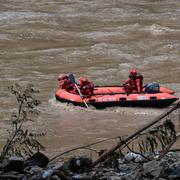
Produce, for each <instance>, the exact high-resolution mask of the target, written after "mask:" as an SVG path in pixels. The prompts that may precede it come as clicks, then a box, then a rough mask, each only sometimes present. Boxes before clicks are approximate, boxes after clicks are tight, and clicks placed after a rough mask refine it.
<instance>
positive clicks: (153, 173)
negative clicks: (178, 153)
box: [143, 160, 163, 178]
mask: <svg viewBox="0 0 180 180" xmlns="http://www.w3.org/2000/svg"><path fill="white" fill-rule="evenodd" d="M143 171H144V175H145V176H147V177H151V178H154V177H159V176H160V175H161V174H163V167H162V166H160V162H159V161H156V160H153V161H150V162H147V163H144V164H143Z"/></svg>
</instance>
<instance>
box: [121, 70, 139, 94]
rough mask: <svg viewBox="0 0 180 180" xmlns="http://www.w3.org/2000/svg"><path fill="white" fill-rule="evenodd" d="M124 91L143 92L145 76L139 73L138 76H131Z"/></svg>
mask: <svg viewBox="0 0 180 180" xmlns="http://www.w3.org/2000/svg"><path fill="white" fill-rule="evenodd" d="M124 84H125V87H124V89H125V90H126V91H127V92H133V91H137V92H142V89H143V76H142V75H141V74H140V73H138V74H137V75H136V76H131V75H130V76H129V78H128V80H127V81H126V82H125V83H124Z"/></svg>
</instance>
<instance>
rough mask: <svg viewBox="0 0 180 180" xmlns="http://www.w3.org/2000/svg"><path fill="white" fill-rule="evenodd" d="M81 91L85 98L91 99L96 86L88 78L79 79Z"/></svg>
mask: <svg viewBox="0 0 180 180" xmlns="http://www.w3.org/2000/svg"><path fill="white" fill-rule="evenodd" d="M79 89H80V91H81V93H82V95H83V96H84V97H90V96H91V95H92V94H93V91H94V84H93V83H92V82H90V81H89V80H88V79H87V78H86V77H81V78H80V79H79Z"/></svg>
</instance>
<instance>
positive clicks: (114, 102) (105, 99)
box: [55, 86, 178, 108]
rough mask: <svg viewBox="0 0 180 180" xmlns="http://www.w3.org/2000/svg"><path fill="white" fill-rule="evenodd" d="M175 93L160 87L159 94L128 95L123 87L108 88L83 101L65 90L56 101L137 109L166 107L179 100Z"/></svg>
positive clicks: (102, 88) (97, 88)
mask: <svg viewBox="0 0 180 180" xmlns="http://www.w3.org/2000/svg"><path fill="white" fill-rule="evenodd" d="M172 94H174V91H173V90H171V89H168V88H165V87H160V92H159V93H131V94H127V93H126V92H125V91H124V90H123V88H122V87H121V86H106V87H98V86H96V87H95V89H94V94H93V95H92V96H91V97H90V98H84V99H82V98H81V97H80V95H78V94H72V93H69V92H67V91H66V90H64V89H59V90H57V91H56V93H55V96H56V99H57V100H59V101H61V102H67V103H72V104H74V105H80V106H85V104H84V101H85V102H86V103H87V104H88V105H92V106H94V107H96V108H105V107H111V106H125V107H128V106H131V107H134V106H137V107H166V106H168V105H170V104H171V103H173V102H174V101H176V100H177V99H178V98H177V97H176V96H174V95H172Z"/></svg>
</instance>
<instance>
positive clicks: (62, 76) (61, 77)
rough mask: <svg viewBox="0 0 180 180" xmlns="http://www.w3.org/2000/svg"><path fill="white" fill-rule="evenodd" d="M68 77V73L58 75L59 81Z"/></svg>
mask: <svg viewBox="0 0 180 180" xmlns="http://www.w3.org/2000/svg"><path fill="white" fill-rule="evenodd" d="M67 78H68V76H67V75H66V74H60V75H59V76H58V81H60V80H63V79H67Z"/></svg>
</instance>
